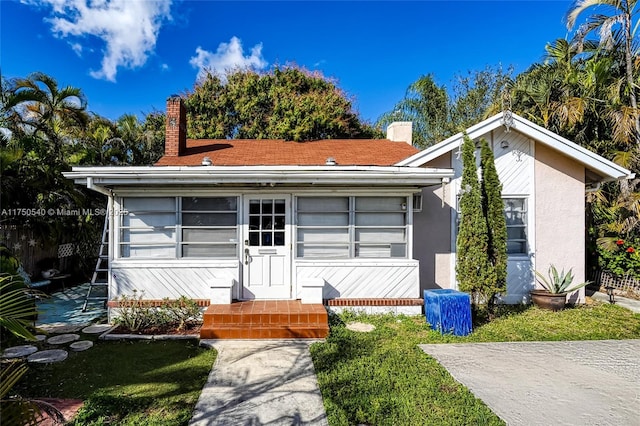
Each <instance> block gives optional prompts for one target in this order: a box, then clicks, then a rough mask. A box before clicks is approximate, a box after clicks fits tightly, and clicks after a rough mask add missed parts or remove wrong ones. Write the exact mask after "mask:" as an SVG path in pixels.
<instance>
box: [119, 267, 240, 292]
mask: <svg viewBox="0 0 640 426" xmlns="http://www.w3.org/2000/svg"><path fill="white" fill-rule="evenodd" d="M111 274H112V279H111V284H110V287H109V297H110V299H111V300H114V299H116V298H117V297H118V296H121V295H127V296H132V295H133V294H134V293H133V290H137V292H138V294H140V292H141V291H144V298H145V299H164V298H165V297H168V298H170V299H177V298H179V297H180V296H187V297H189V298H192V299H209V298H210V291H211V289H210V287H211V284H212V283H213V282H214V281H217V280H229V281H233V283H234V287H236V288H237V284H238V267H230V266H222V267H209V266H207V267H204V266H203V267H197V266H193V267H175V266H164V267H163V266H161V265H145V266H137V267H131V266H130V265H127V266H126V267H118V266H116V265H114V266H113V267H112V270H111ZM235 294H236V293H235V292H234V295H235Z"/></svg>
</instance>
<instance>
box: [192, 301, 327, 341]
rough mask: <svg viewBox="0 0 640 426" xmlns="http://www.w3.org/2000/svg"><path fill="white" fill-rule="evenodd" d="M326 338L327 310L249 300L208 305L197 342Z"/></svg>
mask: <svg viewBox="0 0 640 426" xmlns="http://www.w3.org/2000/svg"><path fill="white" fill-rule="evenodd" d="M328 334H329V322H328V315H327V310H326V309H325V307H324V306H323V305H321V304H302V303H300V301H299V300H251V301H244V302H234V303H231V304H229V305H210V306H209V307H208V308H207V310H206V311H205V312H204V315H203V324H202V328H201V330H200V339H295V338H297V339H322V338H325V337H327V335H328Z"/></svg>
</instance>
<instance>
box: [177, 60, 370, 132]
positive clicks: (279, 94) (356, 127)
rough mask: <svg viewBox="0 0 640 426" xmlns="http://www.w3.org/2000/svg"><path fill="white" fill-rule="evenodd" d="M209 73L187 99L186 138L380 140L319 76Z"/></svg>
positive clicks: (286, 71)
mask: <svg viewBox="0 0 640 426" xmlns="http://www.w3.org/2000/svg"><path fill="white" fill-rule="evenodd" d="M225 77H226V79H225V81H223V80H222V79H221V78H220V77H219V76H216V75H212V74H208V75H207V76H206V78H204V79H203V80H202V81H200V82H198V83H197V84H196V86H195V88H194V89H193V91H192V92H190V93H188V94H187V95H186V98H185V106H186V108H187V116H188V124H187V126H188V127H187V134H188V136H189V137H190V138H196V139H204V138H213V139H225V138H228V139H285V140H293V141H308V140H317V139H340V138H370V137H373V136H379V134H378V133H376V132H375V131H374V130H373V128H372V127H371V126H369V125H367V124H365V123H362V122H361V121H360V120H359V118H358V116H357V114H356V113H355V112H354V111H353V108H352V104H351V101H350V100H349V99H348V98H347V96H346V95H345V94H344V93H343V92H342V91H341V90H340V89H339V88H338V87H337V86H336V85H335V83H334V82H333V81H331V80H329V79H327V78H325V77H324V76H322V74H320V73H318V72H313V73H312V72H309V71H307V70H304V69H300V68H295V67H284V68H279V67H276V68H274V69H272V70H271V71H269V72H266V73H257V72H254V71H251V70H235V71H231V72H229V73H228V74H226V76H225Z"/></svg>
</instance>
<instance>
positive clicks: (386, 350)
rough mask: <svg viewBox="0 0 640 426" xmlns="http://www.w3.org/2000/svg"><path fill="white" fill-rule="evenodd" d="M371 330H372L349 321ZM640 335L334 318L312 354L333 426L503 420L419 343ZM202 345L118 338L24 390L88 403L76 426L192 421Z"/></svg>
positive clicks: (544, 318)
mask: <svg viewBox="0 0 640 426" xmlns="http://www.w3.org/2000/svg"><path fill="white" fill-rule="evenodd" d="M350 321H362V322H368V323H371V324H374V325H375V326H376V329H375V330H374V331H373V332H371V333H358V332H352V331H349V330H347V329H346V328H345V323H346V322H350ZM628 338H640V314H632V313H631V312H629V311H628V310H626V309H623V308H620V307H618V306H615V305H609V304H597V305H593V306H583V307H579V308H575V309H567V310H565V311H562V312H557V313H554V312H548V311H542V310H539V309H537V308H528V309H524V310H522V309H521V311H520V312H516V311H514V310H510V311H506V312H503V313H502V315H501V316H500V317H499V318H498V319H496V320H494V321H493V322H491V323H489V324H485V325H482V326H479V327H477V328H476V330H475V331H474V333H473V334H472V335H470V336H468V337H454V336H441V335H440V334H439V333H437V332H434V331H432V330H430V329H429V327H428V326H427V325H426V323H425V320H424V317H405V316H397V317H396V316H392V315H379V316H366V315H354V314H344V315H341V316H331V333H330V335H329V337H328V338H327V340H326V342H323V343H316V344H314V345H312V347H311V353H312V357H313V361H314V365H315V369H316V372H317V374H318V382H319V384H320V388H321V391H322V395H323V398H324V403H325V407H326V409H327V414H328V417H329V422H330V424H331V425H346V424H368V425H413V424H415V425H424V424H442V425H455V424H459V425H467V424H503V423H502V421H501V420H500V419H499V418H498V417H496V416H495V415H494V414H493V413H492V412H491V411H490V410H489V409H488V408H487V407H486V406H485V405H484V404H483V403H482V402H481V401H480V400H478V399H476V398H475V397H474V396H473V394H471V393H470V392H469V391H468V390H467V389H466V388H465V387H463V386H462V385H460V384H458V383H457V382H456V381H455V380H453V378H452V377H451V376H450V375H449V373H447V371H446V370H445V369H444V368H442V367H441V366H440V365H439V364H438V363H437V362H436V361H435V360H434V359H433V358H431V357H429V356H427V355H426V354H424V353H423V352H422V351H421V350H419V349H418V348H417V347H416V345H417V344H419V343H446V342H490V341H522V340H585V339H628ZM215 357H216V353H215V351H213V350H207V349H202V348H199V347H197V346H196V344H195V342H194V341H192V342H185V341H159V342H148V341H147V342H145V341H136V342H111V341H96V345H95V346H94V347H93V348H91V349H89V350H87V351H85V352H79V353H70V354H69V358H68V359H67V360H66V361H64V362H62V363H57V364H52V365H32V366H31V367H30V370H29V372H28V373H27V375H26V376H25V378H24V379H23V380H22V381H21V382H20V384H19V386H18V388H19V393H20V394H21V395H23V396H30V397H55V398H78V399H82V400H84V401H85V406H84V407H83V408H82V409H81V411H80V412H79V414H78V417H77V418H76V419H75V421H74V423H72V424H74V425H83V426H84V425H102V424H111V425H172V426H173V425H185V424H187V423H188V421H189V419H190V417H191V414H192V411H193V408H194V405H195V403H196V401H197V399H198V396H199V394H200V390H201V389H202V387H203V386H204V383H205V381H206V379H207V376H208V374H209V372H210V370H211V367H212V365H213V362H214V361H215Z"/></svg>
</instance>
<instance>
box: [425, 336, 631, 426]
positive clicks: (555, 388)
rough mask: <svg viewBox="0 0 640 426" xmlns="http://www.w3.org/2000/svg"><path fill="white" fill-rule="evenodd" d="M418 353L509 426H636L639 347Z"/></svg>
mask: <svg viewBox="0 0 640 426" xmlns="http://www.w3.org/2000/svg"><path fill="white" fill-rule="evenodd" d="M419 346H420V348H421V349H422V350H423V351H425V352H426V353H427V354H429V355H431V356H432V357H434V358H435V359H436V360H437V361H438V362H439V363H440V364H442V366H444V367H445V368H446V369H447V370H448V371H449V373H451V375H452V376H453V377H454V378H455V379H456V380H457V381H458V382H460V383H462V384H463V385H465V386H466V387H467V388H469V389H470V390H471V392H473V393H474V394H475V395H476V396H477V397H478V398H480V399H482V400H483V401H484V402H485V404H487V405H488V406H489V408H491V409H492V410H493V412H494V413H496V414H497V415H498V416H500V418H502V419H503V420H504V421H505V422H506V423H507V424H508V425H580V426H582V425H616V426H618V425H629V426H631V425H640V356H639V354H640V340H604V341H580V342H565V341H563V342H514V343H465V344H436V345H433V344H430V345H419Z"/></svg>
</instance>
